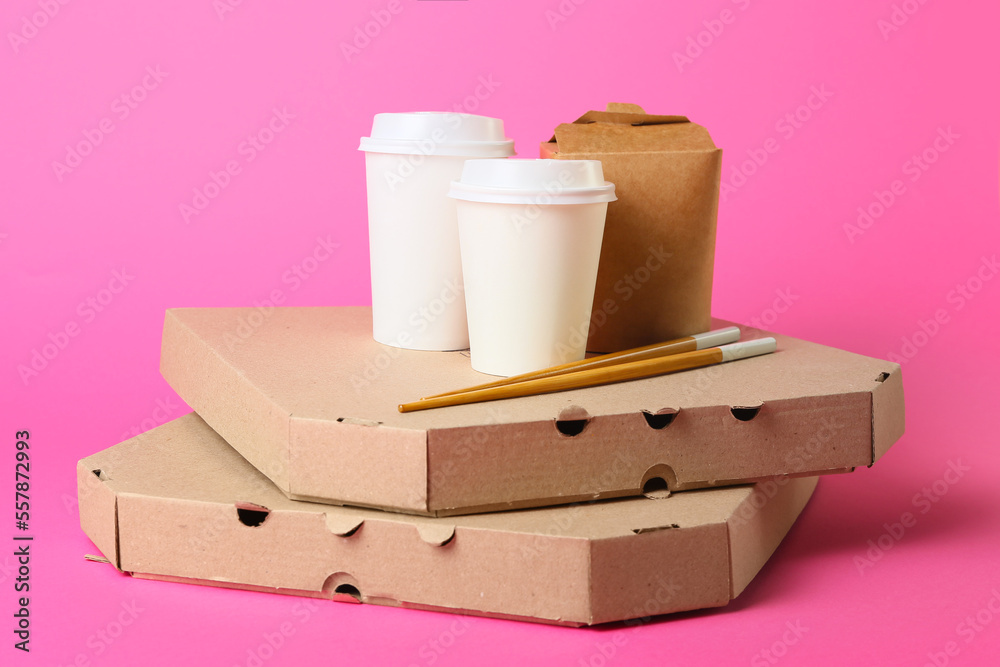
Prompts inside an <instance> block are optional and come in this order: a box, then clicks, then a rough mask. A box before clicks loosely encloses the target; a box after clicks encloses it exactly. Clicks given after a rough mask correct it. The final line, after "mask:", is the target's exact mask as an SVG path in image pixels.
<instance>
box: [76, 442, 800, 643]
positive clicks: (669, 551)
mask: <svg viewBox="0 0 1000 667" xmlns="http://www.w3.org/2000/svg"><path fill="white" fill-rule="evenodd" d="M220 442H221V441H220ZM226 449H228V448H226ZM102 454H103V453H102ZM233 456H235V453H233ZM104 459H107V460H110V461H113V460H114V458H113V456H112V457H109V456H101V455H95V457H92V458H88V459H84V460H83V461H81V462H80V463H79V464H78V477H79V478H80V480H81V482H80V483H81V489H84V490H85V491H86V492H85V493H81V497H80V506H81V517H82V520H81V525H82V526H83V527H84V530H85V531H86V532H87V534H88V535H89V536H91V539H93V540H94V542H95V544H97V546H98V548H99V549H100V550H101V551H102V552H103V553H105V555H107V556H110V557H111V560H112V561H113V563H114V564H115V566H116V568H117V569H119V570H123V571H127V572H128V573H129V574H132V575H133V576H138V577H141V578H153V579H166V580H171V581H184V582H190V583H204V584H212V585H217V586H223V587H231V588H239V589H245V590H261V591H268V592H277V593H288V594H298V595H305V596H308V597H322V598H330V599H334V600H341V599H343V598H344V596H345V594H344V593H337V591H336V588H335V585H336V584H338V583H339V582H341V581H342V579H336V580H334V578H333V577H334V576H335V575H338V574H339V575H344V576H347V577H348V579H347V581H350V582H351V583H352V584H354V583H357V584H358V588H357V590H358V591H361V592H363V594H362V593H359V594H358V597H359V598H360V599H361V600H362V601H364V602H366V603H371V604H380V605H389V606H404V607H414V608H423V609H436V610H445V611H453V612H462V613H473V614H477V615H484V616H489V617H498V618H516V619H519V620H536V621H540V622H546V623H556V624H561V625H588V624H595V623H603V622H609V621H615V620H626V619H627V618H636V617H645V616H651V615H658V614H664V613H669V612H673V611H683V610H688V609H696V608H706V607H712V606H722V605H725V604H726V603H727V602H728V600H729V599H730V598H731V597H732V596H734V595H736V594H738V593H739V591H740V590H742V588H743V587H744V586H745V585H746V582H748V581H749V580H750V579H751V578H752V577H753V575H754V574H756V572H757V571H758V570H759V569H760V567H761V566H762V565H763V563H764V562H765V561H766V560H767V557H768V556H770V554H771V553H772V552H773V551H774V549H775V548H776V547H777V544H778V543H779V542H780V540H781V538H782V537H783V536H784V534H785V533H786V532H787V530H788V528H789V526H790V525H791V523H792V522H793V521H794V520H795V518H796V516H797V515H798V513H799V511H801V508H802V506H804V504H805V499H806V498H807V497H808V494H809V493H811V491H812V489H813V487H814V485H815V480H814V479H800V480H791V481H788V482H781V483H779V482H775V483H774V490H773V492H771V491H769V490H767V489H766V488H765V489H762V491H761V497H763V498H768V499H770V500H768V501H767V502H761V503H757V502H754V501H753V500H751V498H752V497H754V496H753V494H747V495H746V496H745V497H744V499H743V501H742V502H741V503H740V504H739V505H738V506H737V508H736V511H735V512H734V511H732V510H727V511H726V515H727V519H725V520H720V521H718V522H716V523H705V524H698V525H694V526H688V527H686V528H681V527H680V526H677V525H674V524H671V525H664V526H657V525H656V524H652V525H650V524H642V525H641V526H639V528H641V530H636V529H633V530H631V533H626V534H624V535H621V534H619V535H616V536H612V537H607V538H597V539H586V538H578V537H572V536H568V535H564V534H562V533H561V531H560V530H558V529H556V528H558V526H554V532H553V531H549V530H545V531H543V532H540V533H522V532H519V531H517V530H514V531H506V530H498V529H496V528H489V527H470V526H463V527H457V528H456V526H454V525H453V524H450V523H447V522H445V523H443V524H442V523H439V522H436V521H426V522H412V520H407V521H405V522H399V521H397V520H395V519H393V517H392V515H389V514H386V515H385V516H384V517H382V516H377V515H376V516H373V517H372V518H371V521H370V522H366V523H365V524H364V525H365V528H364V531H365V532H371V531H372V530H374V531H376V532H375V535H377V537H374V539H375V542H374V543H371V544H369V545H368V546H365V545H364V543H363V542H362V543H358V544H357V545H356V546H355V547H354V548H355V549H358V550H357V551H355V553H354V557H353V560H350V562H348V561H349V559H348V558H347V555H348V552H342V553H341V556H343V557H344V559H343V560H338V559H335V560H334V561H331V562H336V563H337V565H338V568H339V567H344V568H345V569H344V570H342V571H339V573H334V575H330V574H329V573H328V571H326V570H323V569H322V567H320V569H319V570H316V567H315V566H316V560H317V558H319V559H320V560H321V561H322V560H323V556H322V554H323V553H324V550H325V547H324V545H328V544H329V543H330V540H334V541H339V540H341V539H351V540H356V539H358V538H357V537H354V536H353V535H354V533H355V530H359V528H355V530H347V531H344V530H343V528H344V527H345V526H346V524H345V526H339V527H331V525H330V515H329V514H324V513H323V512H316V511H315V510H316V509H319V508H308V507H307V508H303V509H287V508H286V509H281V508H278V509H272V510H271V511H270V513H269V515H268V518H267V519H266V521H267V523H266V524H265V525H267V526H269V528H267V529H266V531H265V532H262V533H257V532H254V531H256V530H258V529H257V528H254V527H248V524H245V523H242V522H241V521H240V520H239V518H238V517H237V516H236V513H235V511H233V506H232V504H231V503H229V502H221V503H220V502H217V501H204V500H193V499H192V500H181V499H172V498H168V497H159V496H154V495H150V496H146V495H144V494H141V493H135V492H127V493H123V492H116V491H115V488H114V487H115V484H114V481H113V477H112V479H104V480H101V479H99V478H98V476H97V475H95V474H94V472H93V470H91V468H93V467H94V466H95V465H101V464H102V461H103V460H104ZM149 470H151V471H152V472H149V473H148V474H155V468H154V469H149ZM102 472H103V471H102ZM109 472H110V474H111V475H112V476H113V475H114V474H115V471H114V470H110V471H109ZM88 475H89V476H91V477H93V478H94V479H95V480H98V483H97V484H96V485H95V484H93V483H90V482H89V480H88V478H87V476H88ZM131 481H132V482H135V480H131ZM654 502H658V501H654ZM789 502H791V503H792V504H791V506H790V507H784V506H785V505H788V504H789ZM164 503H165V504H166V505H167V506H177V509H179V510H180V512H181V514H180V515H174V514H171V513H170V512H168V513H167V516H166V517H164V518H165V519H166V520H165V521H164V522H151V521H149V520H148V517H150V516H154V515H156V514H157V512H158V511H159V510H160V509H162V508H163V506H164V505H163V504H164ZM178 504H179V505H178ZM775 505H778V506H782V507H778V508H777V509H775ZM238 506H239V503H237V507H238ZM743 507H749V508H751V510H752V511H749V510H748V511H747V514H746V515H745V516H744V515H743V514H741V508H743ZM220 510H221V511H220ZM568 512H571V510H570V509H567V513H568ZM181 515H183V516H187V517H188V519H192V518H193V520H194V522H193V523H192V521H191V520H188V519H184V520H178V518H177V517H178V516H181ZM216 519H221V521H217V520H216ZM570 519H572V516H570ZM317 521H318V522H319V523H318V524H317ZM730 523H732V524H733V525H729V524H730ZM744 523H745V524H746V526H749V528H748V529H746V530H743V531H742V532H741V529H743V528H745V526H744V525H743V524H744ZM206 527H208V528H209V529H210V530H208V531H207V532H206V530H205V529H206ZM164 531H166V532H164ZM126 532H127V534H126ZM414 532H415V533H416V534H414ZM501 533H503V534H501ZM358 534H359V535H360V536H361V539H362V540H364V539H365V536H364V533H363V532H362V533H358ZM294 535H300V536H301V537H302V538H303V539H304V540H305V543H309V542H312V543H314V544H313V546H305V547H304V548H305V549H306V551H304V552H302V553H301V555H303V556H306V560H307V561H313V563H312V567H310V568H304V569H303V568H298V569H293V570H292V571H289V572H288V573H286V574H287V576H283V577H279V578H278V580H274V581H275V585H267V584H265V583H264V582H263V581H256V582H255V581H254V579H255V578H257V577H256V575H254V576H248V571H246V567H247V565H248V564H251V565H252V566H253V567H258V565H255V564H260V563H262V561H261V560H260V559H261V558H262V557H265V558H267V557H268V556H267V555H268V554H271V555H272V556H273V554H277V553H283V552H284V551H285V550H286V549H287V544H288V543H289V536H294ZM192 537H195V538H204V539H191V538H192ZM372 537H373V536H369V539H370V538H372ZM185 538H188V539H185ZM212 540H220V541H225V542H227V543H229V544H231V548H230V549H225V550H222V551H217V552H215V553H210V552H206V551H205V550H204V542H205V541H208V542H210V541H212ZM247 540H249V541H247ZM261 540H265V542H263V543H262V542H261ZM125 543H127V544H128V545H129V547H128V549H127V551H128V552H129V556H128V558H126V557H125V556H123V555H122V548H123V545H124V544H125ZM241 543H242V546H241ZM305 543H304V544H305ZM338 543H339V542H338ZM372 544H382V545H390V546H389V548H390V551H389V552H387V553H383V554H382V555H381V558H383V559H385V558H390V561H389V562H390V563H400V562H404V561H405V562H406V563H407V565H406V566H405V567H402V569H401V568H400V566H398V565H393V566H391V567H390V571H388V572H384V573H382V574H379V575H378V576H374V575H375V573H376V572H377V571H380V569H379V568H380V566H379V565H378V564H376V563H372V562H371V556H372V555H373V552H372V551H370V546H372ZM393 545H408V546H403V547H399V546H393ZM463 545H465V546H464V547H463ZM400 548H401V549H402V550H400ZM427 549H431V550H433V551H427ZM437 549H447V550H450V553H451V554H452V555H451V556H450V557H449V556H447V555H445V556H444V559H443V560H442V559H441V558H440V556H441V554H442V553H443V552H438V551H437ZM455 549H464V550H468V549H471V550H472V552H473V553H479V554H481V555H482V556H483V557H487V558H488V557H490V555H492V556H493V557H495V558H499V559H500V560H499V561H498V562H499V563H503V566H502V567H500V568H499V569H498V570H496V571H494V572H493V574H492V575H491V576H489V578H488V581H489V582H490V584H489V587H493V586H500V587H506V586H510V585H511V582H512V581H515V580H516V581H517V583H518V584H519V585H520V586H521V587H523V588H524V589H525V590H528V591H536V589H535V587H538V590H541V589H549V590H548V592H547V593H545V594H541V593H538V595H539V598H538V600H553V601H555V600H558V602H557V603H555V605H554V606H553V605H552V604H549V603H546V604H542V605H541V606H539V604H540V603H539V601H538V600H535V601H532V598H533V597H534V595H531V596H530V597H529V598H522V602H519V603H518V605H519V606H520V607H521V609H524V610H525V611H527V612H529V613H527V614H521V613H516V614H511V613H510V611H503V610H502V609H498V610H496V611H491V610H486V609H482V608H480V609H477V608H475V605H469V604H463V603H462V600H463V599H464V600H465V601H466V603H468V602H470V601H474V600H475V601H477V599H476V598H475V596H474V592H475V590H483V589H482V588H479V587H478V586H475V585H473V586H472V589H471V593H470V590H469V588H470V587H469V585H468V582H466V584H467V585H466V586H465V589H466V590H464V592H463V594H462V595H459V596H457V597H456V596H455V595H454V593H447V594H446V595H444V596H443V597H442V596H441V595H436V596H432V597H437V598H438V600H436V601H434V600H431V601H428V602H407V599H412V598H413V597H414V596H413V593H414V592H415V590H416V589H414V588H413V587H414V586H417V587H418V588H419V587H420V586H426V585H430V586H432V589H431V590H436V591H448V590H449V586H448V584H447V582H448V581H450V580H451V579H450V577H452V576H455V575H454V574H449V572H450V570H449V569H448V568H446V567H445V566H446V565H447V564H448V563H449V562H451V563H452V565H453V564H454V558H455V554H457V553H458V552H456V551H455ZM393 550H396V551H397V552H398V553H396V555H395V556H393V555H392V553H391V552H392V551H393ZM404 553H409V554H410V557H405V556H403V554H404ZM503 554H506V556H504V555H503ZM534 554H545V556H546V560H545V562H544V563H539V567H538V568H530V569H529V570H527V571H525V570H523V569H522V570H521V574H520V575H519V574H518V573H517V572H518V568H523V567H524V563H523V562H522V561H523V558H525V557H528V556H532V555H534ZM401 557H402V558H404V561H400V560H399V559H400V558H401ZM338 558H339V557H338ZM428 558H430V559H431V560H430V561H429V560H428ZM470 558H472V561H475V557H474V556H468V555H467V556H466V557H464V558H463V560H464V561H465V563H466V567H468V566H469V565H470V563H471V562H472V561H470V560H469V559H470ZM241 561H242V565H241V563H240V562H241ZM421 561H423V562H424V563H425V565H426V564H428V563H429V562H431V561H433V562H435V563H436V565H435V566H434V567H432V568H428V569H426V570H425V569H423V568H421V567H420V566H418V565H417V564H418V563H420V562H421ZM263 562H265V563H266V562H268V561H267V560H265V561H263ZM323 562H326V561H323ZM171 563H172V564H173V565H171ZM351 563H353V565H352V564H351ZM205 567H209V569H211V568H212V567H215V568H216V572H215V575H214V576H210V577H207V578H202V577H199V571H200V570H201V571H203V568H205ZM553 567H555V568H556V569H553ZM171 568H176V569H171ZM355 568H356V570H357V571H355ZM372 568H374V569H372ZM413 568H416V569H415V570H414V571H415V572H422V573H424V575H425V576H423V577H421V578H420V579H418V580H416V581H415V580H414V579H413V572H411V570H412V569H413ZM157 569H159V571H156V570H157ZM348 572H350V573H352V574H353V575H354V576H356V579H354V578H351V575H347V574H346V573H348ZM570 572H575V573H576V574H575V575H573V576H569V573H570ZM206 574H208V572H206ZM456 574H457V573H456ZM265 575H266V576H267V577H271V575H270V574H267V572H265ZM245 576H246V577H247V579H243V578H242V577H245ZM475 576H479V577H482V576H483V573H482V572H480V573H478V574H476V575H475ZM581 578H582V579H583V580H582V581H580V579H581ZM279 580H284V581H287V582H288V583H293V582H299V583H300V584H302V583H304V584H306V585H305V586H302V585H298V586H294V585H293V586H283V585H282V584H281V583H279ZM393 581H395V583H392V582H393ZM484 581H485V580H484ZM331 582H332V583H331ZM377 582H378V583H377ZM577 582H579V583H577ZM595 582H597V583H596V585H595ZM731 582H735V583H732V584H731ZM397 588H398V590H397ZM553 596H555V597H553ZM449 597H451V599H454V601H455V604H448V603H447V602H446V600H447V599H448V598H449ZM500 599H501V600H503V599H505V598H504V596H501V598H500ZM343 601H347V600H346V599H343ZM502 604H503V605H504V606H507V605H508V604H509V601H508V602H504V603H502ZM511 611H512V610H511Z"/></svg>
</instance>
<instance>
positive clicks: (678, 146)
mask: <svg viewBox="0 0 1000 667" xmlns="http://www.w3.org/2000/svg"><path fill="white" fill-rule="evenodd" d="M553 142H554V143H556V144H558V151H559V153H562V154H567V153H569V154H575V153H585V154H594V153H602V152H615V153H632V152H648V151H655V152H663V151H716V150H719V149H718V148H716V146H715V143H714V142H713V141H712V137H711V136H710V135H709V133H708V130H706V129H705V128H704V127H702V126H701V125H697V124H695V123H692V122H691V121H689V120H688V118H687V117H686V116H662V115H654V114H647V113H646V112H645V111H643V110H642V107H640V106H638V105H635V104H615V103H612V104H609V105H608V109H607V111H588V112H587V113H585V114H583V115H582V116H580V117H579V118H577V119H576V120H575V121H573V122H572V123H563V124H561V125H559V126H558V127H556V130H555V133H554V134H553V136H552V139H551V140H550V143H553Z"/></svg>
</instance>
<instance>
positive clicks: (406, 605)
mask: <svg viewBox="0 0 1000 667" xmlns="http://www.w3.org/2000/svg"><path fill="white" fill-rule="evenodd" d="M130 574H132V576H133V577H135V578H136V579H148V580H150V581H166V582H170V583H176V584H193V585H196V586H209V587H211V588H227V589H230V590H237V591H253V592H256V593H276V594H278V595H293V596H295V597H303V598H312V599H314V600H322V601H323V602H326V601H328V600H329V599H330V597H329V596H328V595H327V593H325V592H324V591H307V590H299V589H294V588H273V587H270V586H251V585H246V584H234V583H232V582H228V581H212V580H210V579H195V578H193V577H173V576H170V575H162V574H146V573H143V572H133V573H130ZM333 601H334V602H347V603H352V604H357V602H358V601H357V600H355V599H353V598H350V597H349V596H346V595H341V596H334V598H333ZM366 604H378V605H380V606H383V607H397V608H400V609H417V610H420V611H436V612H442V613H450V614H462V615H463V616H475V617H478V618H496V619H501V620H507V621H521V622H524V623H541V624H544V625H561V626H563V627H567V628H580V627H583V626H584V625H586V624H585V623H579V622H574V621H561V620H558V619H551V620H549V619H542V618H534V617H532V616H517V615H515V614H492V613H487V612H483V611H479V610H476V609H459V608H456V607H440V606H435V605H427V604H416V603H413V602H401V601H399V600H394V599H392V598H379V599H378V601H377V602H375V601H372V600H367V601H366Z"/></svg>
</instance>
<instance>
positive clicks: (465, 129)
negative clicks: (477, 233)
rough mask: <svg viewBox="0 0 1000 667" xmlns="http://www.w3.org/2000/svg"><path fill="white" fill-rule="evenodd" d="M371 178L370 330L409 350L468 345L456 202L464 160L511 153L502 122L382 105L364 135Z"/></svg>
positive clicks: (483, 117) (376, 338) (451, 347)
mask: <svg viewBox="0 0 1000 667" xmlns="http://www.w3.org/2000/svg"><path fill="white" fill-rule="evenodd" d="M360 150H362V151H364V152H365V171H366V176H367V185H368V232H369V245H370V252H371V276H372V319H373V332H372V333H373V336H374V338H375V340H376V341H378V342H380V343H384V344H386V345H392V346H395V347H401V348H407V349H412V350H462V349H465V348H467V347H469V332H468V324H467V317H466V310H465V291H464V290H465V288H464V282H463V279H462V262H461V256H460V251H459V243H458V222H457V213H456V208H455V201H454V200H452V199H450V198H449V197H448V196H447V195H448V188H449V185H450V183H451V182H452V181H454V180H455V179H457V178H459V177H460V176H461V174H462V168H463V166H464V164H465V162H466V160H468V159H470V158H497V157H504V156H507V155H512V154H513V152H514V144H513V142H512V141H510V140H508V139H506V138H504V135H503V122H502V121H500V120H497V119H494V118H487V117H485V116H472V115H468V114H456V113H437V112H420V113H399V114H378V115H376V116H375V120H374V122H373V124H372V136H371V137H364V138H362V140H361V146H360Z"/></svg>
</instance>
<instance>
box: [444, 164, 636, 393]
mask: <svg viewBox="0 0 1000 667" xmlns="http://www.w3.org/2000/svg"><path fill="white" fill-rule="evenodd" d="M614 187H615V186H614V185H613V184H611V183H608V182H606V181H605V180H604V173H603V170H602V168H601V163H600V161H598V160H471V161H469V162H467V163H466V164H465V168H464V170H463V172H462V178H461V180H460V181H457V182H455V183H453V184H452V187H451V190H450V191H449V196H451V197H453V198H454V199H455V200H456V201H457V206H458V228H459V238H460V240H461V247H462V266H463V272H464V276H465V300H466V308H467V311H468V318H469V338H470V343H471V352H472V367H473V368H474V369H475V370H477V371H479V372H481V373H488V374H490V375H501V376H510V375H517V374H520V373H527V372H530V371H534V370H538V369H541V368H546V367H548V366H553V365H555V364H562V363H567V362H570V361H578V360H580V359H583V357H584V355H585V353H586V347H587V333H588V331H589V329H590V315H591V309H592V307H593V300H594V285H595V283H596V280H597V265H598V262H599V260H600V256H601V241H602V239H603V236H604V219H605V215H606V213H607V208H608V202H611V201H615V199H616V198H615V194H614Z"/></svg>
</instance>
